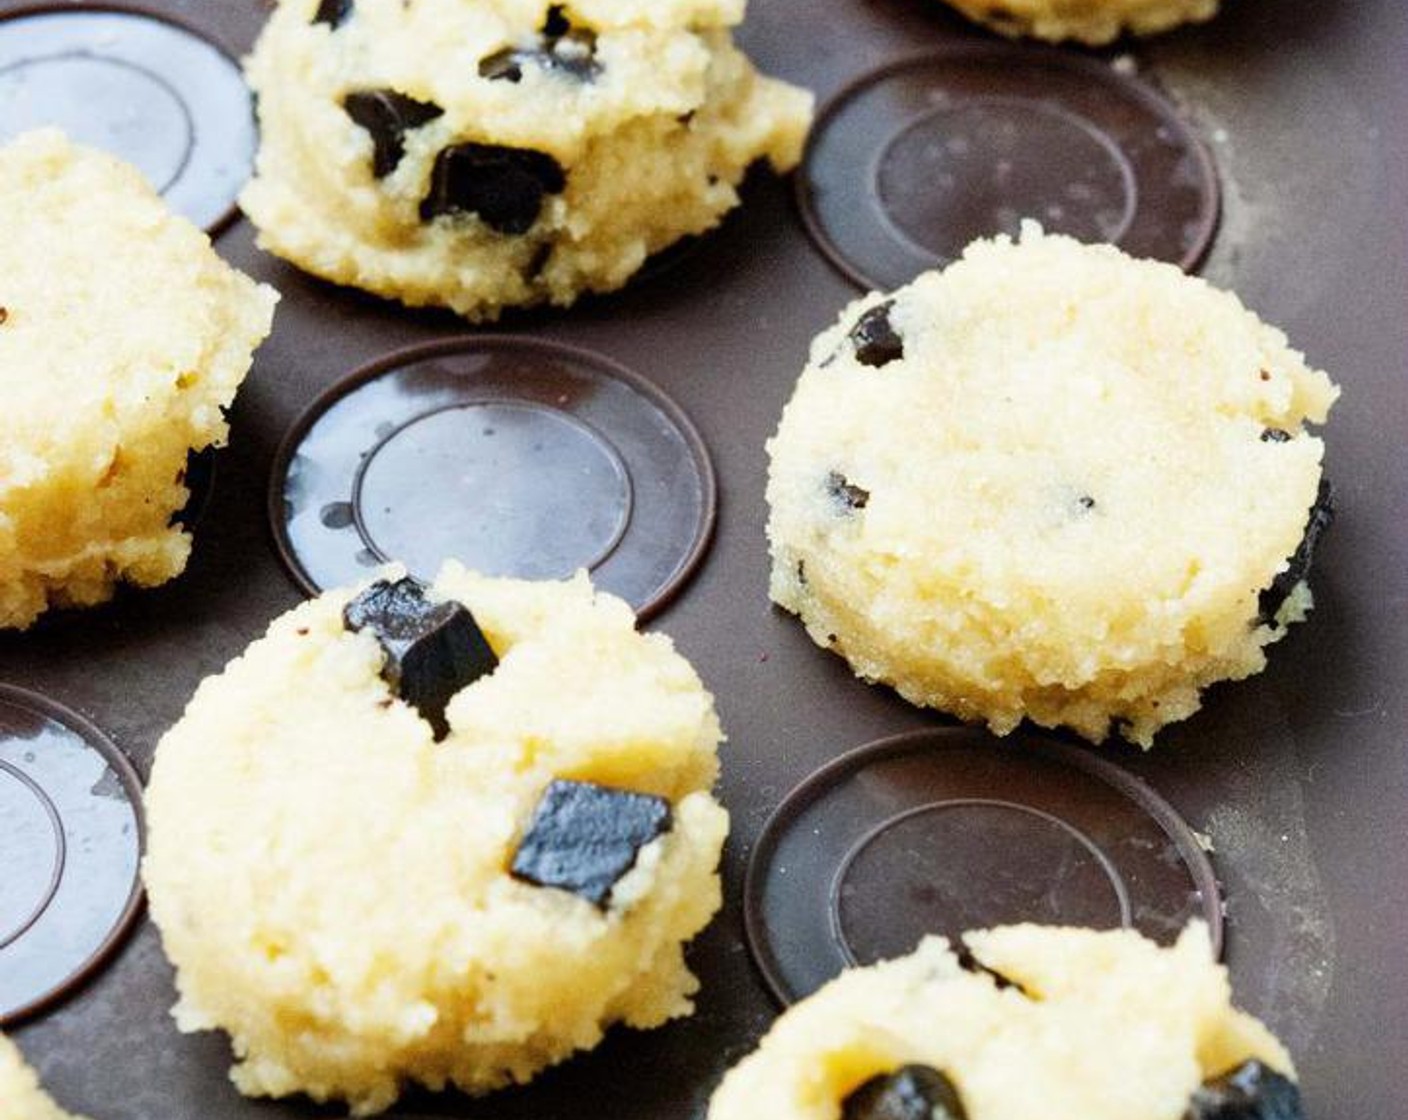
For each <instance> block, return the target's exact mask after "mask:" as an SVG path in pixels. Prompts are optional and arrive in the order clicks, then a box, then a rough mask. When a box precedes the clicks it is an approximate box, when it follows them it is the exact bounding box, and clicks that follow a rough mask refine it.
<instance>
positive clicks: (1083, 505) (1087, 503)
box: [1076, 494, 1095, 513]
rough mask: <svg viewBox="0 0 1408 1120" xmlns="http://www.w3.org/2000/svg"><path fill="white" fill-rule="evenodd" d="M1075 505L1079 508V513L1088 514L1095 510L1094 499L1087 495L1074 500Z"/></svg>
mask: <svg viewBox="0 0 1408 1120" xmlns="http://www.w3.org/2000/svg"><path fill="white" fill-rule="evenodd" d="M1076 505H1077V506H1079V507H1080V509H1081V512H1083V513H1089V512H1090V511H1091V510H1093V509H1094V508H1095V499H1094V498H1092V497H1091V496H1090V495H1089V494H1082V495H1081V496H1080V497H1079V498H1077V499H1076Z"/></svg>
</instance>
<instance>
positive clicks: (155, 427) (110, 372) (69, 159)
mask: <svg viewBox="0 0 1408 1120" xmlns="http://www.w3.org/2000/svg"><path fill="white" fill-rule="evenodd" d="M277 298H278V297H277V296H276V294H275V293H274V291H273V290H272V289H271V288H268V287H264V286H261V285H256V284H254V283H253V282H252V281H251V280H249V279H248V278H247V277H245V276H243V275H242V274H240V273H239V272H236V271H235V270H234V269H232V268H230V267H229V266H228V265H226V264H225V263H224V262H223V261H222V260H220V258H219V257H217V256H216V255H215V253H214V251H213V250H212V249H211V247H210V240H209V239H208V238H207V237H206V236H205V234H203V233H201V231H200V230H198V229H196V228H195V227H194V226H192V225H191V224H190V223H189V222H187V221H185V220H183V219H181V218H178V217H175V216H173V215H172V214H170V213H169V212H168V211H167V209H166V207H165V205H164V204H163V203H162V201H161V200H160V199H159V198H158V197H157V195H156V194H155V193H154V192H153V190H152V188H151V187H150V186H148V185H147V183H146V181H145V180H144V179H143V178H142V177H141V175H140V174H139V173H138V172H137V171H136V170H135V169H133V168H131V167H129V166H127V165H126V164H123V163H120V162H118V161H117V160H115V159H113V158H111V157H109V156H107V155H103V154H101V153H99V152H96V151H92V150H89V149H86V148H81V147H77V146H75V145H72V144H70V143H69V142H68V141H67V140H66V139H65V138H64V137H63V136H62V135H61V134H60V133H58V132H53V131H42V132H33V133H29V134H27V135H24V136H21V137H20V138H19V139H17V140H15V141H13V142H12V143H10V144H8V145H7V146H5V147H4V148H0V308H2V309H3V314H0V627H25V626H28V625H29V624H30V623H32V622H33V621H34V620H35V618H36V617H38V615H39V614H40V613H41V612H43V611H44V610H46V609H47V608H49V607H51V606H87V605H90V604H93V603H100V602H102V601H104V600H106V599H108V598H109V597H110V596H111V595H112V592H113V587H114V585H115V584H116V583H117V582H118V581H127V582H130V583H133V584H136V585H138V586H141V587H151V586H154V585H156V584H159V583H163V582H165V581H166V580H169V579H171V578H173V577H174V576H176V575H178V574H180V572H181V571H182V569H183V568H184V567H185V565H186V557H187V555H188V554H189V552H190V549H191V536H190V534H189V533H187V532H185V531H184V530H182V529H180V528H179V527H173V526H171V525H170V520H171V515H172V514H173V513H175V512H176V511H178V510H179V509H181V507H182V506H183V505H185V503H186V499H187V497H188V491H187V489H186V486H185V470H186V455H187V452H188V451H190V450H192V449H196V450H199V449H201V448H205V447H209V446H212V445H220V444H223V443H224V442H225V437H226V434H227V432H228V426H227V425H226V423H225V418H224V416H223V415H222V413H221V409H222V408H225V407H228V406H229V404H230V403H231V401H232V400H233V399H234V396H235V390H236V389H237V388H238V387H239V384H240V382H241V381H242V380H243V379H244V376H245V374H246V373H247V372H248V370H249V366H250V360H251V355H252V354H253V352H254V349H255V347H257V346H258V345H259V343H260V342H261V341H262V340H263V338H264V337H265V336H266V335H267V334H268V333H269V326H270V322H271V319H272V317H273V311H274V303H275V301H276V299H277Z"/></svg>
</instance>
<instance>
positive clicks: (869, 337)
mask: <svg viewBox="0 0 1408 1120" xmlns="http://www.w3.org/2000/svg"><path fill="white" fill-rule="evenodd" d="M894 306H895V301H894V300H892V299H887V300H886V301H885V302H884V303H881V304H878V305H876V306H875V307H872V308H871V309H870V310H869V311H867V312H866V313H865V314H864V315H862V316H861V317H860V318H859V319H857V320H856V325H855V326H854V327H852V328H851V334H850V339H851V345H852V346H854V347H855V352H856V361H858V362H859V363H860V364H861V365H863V366H873V367H875V368H876V369H879V368H880V367H881V366H887V365H889V364H890V363H891V362H894V361H898V360H899V359H900V358H903V357H904V339H902V338H901V337H900V336H899V335H898V334H897V333H896V332H895V328H894V326H893V325H892V324H891V323H890V310H891V309H892V308H893V307H894Z"/></svg>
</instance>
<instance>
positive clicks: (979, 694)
mask: <svg viewBox="0 0 1408 1120" xmlns="http://www.w3.org/2000/svg"><path fill="white" fill-rule="evenodd" d="M893 300H894V303H893V307H892V308H891V310H890V312H889V319H890V323H891V325H892V327H893V329H894V330H895V331H897V332H898V334H899V335H900V336H902V338H903V351H904V352H903V357H901V358H899V359H897V360H894V361H891V362H889V363H888V364H885V365H882V366H879V367H876V366H873V365H865V364H862V363H861V362H860V361H859V360H858V359H857V353H856V348H855V344H854V342H853V341H852V339H851V338H850V337H849V334H850V332H851V331H852V328H853V327H854V326H855V325H856V324H857V321H858V320H859V319H860V318H861V316H862V315H863V314H865V313H866V312H868V311H870V309H872V308H875V307H878V306H879V305H880V304H881V303H882V302H883V297H881V296H880V295H878V294H872V295H869V296H867V297H864V298H863V299H861V300H860V301H858V302H857V303H855V304H853V305H852V306H851V307H850V308H848V309H847V310H846V311H845V312H844V313H843V314H842V316H841V320H840V322H839V323H838V324H837V325H835V326H834V327H832V328H830V329H829V330H827V331H825V332H823V333H822V334H821V335H820V336H819V337H818V338H817V339H816V340H815V342H814V343H813V346H812V351H811V360H810V363H809V364H808V366H807V368H806V370H805V371H804V372H803V374H802V376H801V379H800V381H799V382H798V385H797V389H796V392H795V394H794V396H793V398H792V400H791V402H790V403H789V404H788V405H787V408H786V411H785V412H784V414H783V417H782V422H781V426H780V428H779V430H778V433H777V435H776V437H775V438H774V439H773V440H772V441H771V442H770V444H769V451H770V454H771V457H772V462H771V470H770V476H769V481H768V501H769V504H770V506H771V516H770V521H769V525H768V534H769V537H770V540H771V547H772V558H773V569H772V597H773V599H774V600H775V601H776V602H777V603H779V604H780V605H782V606H783V607H785V608H786V609H788V610H790V611H792V612H794V613H796V614H798V615H800V616H801V618H802V620H803V621H804V622H805V623H806V626H807V630H808V632H809V633H810V634H811V636H812V638H813V639H814V640H815V641H816V642H817V643H818V644H819V645H822V646H827V647H830V648H832V649H833V650H835V651H836V652H837V653H840V654H841V655H842V656H844V657H845V658H847V660H848V661H849V662H850V664H851V666H852V667H853V668H854V669H855V671H856V673H857V674H858V675H859V676H861V677H862V678H864V679H866V680H870V681H882V682H885V683H888V684H891V685H893V686H894V687H895V688H896V689H897V690H898V691H899V692H900V693H901V694H902V695H903V696H905V697H906V698H907V699H909V700H910V701H912V702H914V703H916V704H922V705H927V706H931V707H935V708H940V709H942V710H944V711H948V712H951V713H953V714H955V715H957V716H959V717H960V718H963V719H965V720H970V721H978V720H982V721H986V722H987V723H988V725H989V726H990V727H991V728H992V729H993V730H994V731H995V732H997V733H998V734H1006V733H1007V732H1009V731H1011V730H1012V729H1013V728H1014V727H1015V726H1016V725H1017V724H1018V723H1019V722H1020V721H1021V719H1022V718H1023V717H1024V716H1026V717H1029V718H1030V719H1031V720H1033V721H1034V722H1036V723H1039V724H1043V725H1045V726H1057V725H1065V726H1068V727H1071V728H1073V729H1075V730H1076V731H1078V732H1079V733H1080V734H1081V735H1083V736H1085V737H1087V738H1089V739H1091V740H1095V741H1099V740H1101V739H1103V738H1104V737H1105V736H1106V735H1107V734H1108V733H1109V732H1110V730H1111V729H1112V724H1113V725H1114V729H1115V730H1118V731H1120V732H1121V733H1122V734H1123V735H1124V736H1125V737H1126V738H1127V739H1129V740H1130V741H1131V742H1135V743H1140V744H1143V745H1145V746H1147V745H1149V744H1150V743H1151V742H1152V739H1153V735H1154V733H1155V732H1156V731H1157V730H1158V729H1159V728H1160V727H1162V726H1163V725H1165V724H1167V723H1170V722H1172V721H1174V720H1180V719H1184V718H1186V717H1188V716H1189V715H1191V714H1192V713H1193V712H1194V711H1196V710H1197V708H1198V707H1199V704H1200V692H1201V690H1202V689H1203V688H1204V687H1205V686H1207V685H1209V684H1211V683H1213V682H1215V681H1220V680H1225V679H1239V678H1242V677H1246V676H1250V675H1251V674H1253V673H1256V672H1259V671H1260V670H1261V669H1262V668H1263V667H1264V666H1265V663H1266V657H1265V653H1264V647H1265V646H1266V645H1267V644H1269V643H1271V642H1273V641H1276V640H1278V639H1279V638H1281V637H1282V636H1283V635H1284V634H1285V632H1286V625H1287V624H1288V623H1290V622H1292V621H1298V620H1300V619H1301V618H1303V617H1304V615H1305V612H1306V611H1307V610H1308V609H1309V607H1310V605H1311V596H1310V592H1309V589H1308V588H1307V587H1306V586H1305V584H1304V582H1303V581H1302V582H1301V583H1299V584H1298V585H1297V586H1296V588H1295V590H1294V592H1293V593H1292V594H1291V595H1290V597H1289V598H1288V599H1287V600H1286V602H1285V604H1284V605H1283V606H1282V607H1281V609H1280V611H1279V613H1278V616H1277V618H1276V619H1274V620H1272V621H1273V623H1274V624H1266V623H1262V622H1260V621H1259V619H1258V611H1259V607H1258V592H1259V590H1260V589H1262V588H1265V587H1267V586H1268V585H1270V584H1271V582H1272V579H1273V577H1274V576H1275V575H1276V573H1277V572H1279V571H1282V570H1284V569H1286V568H1287V567H1288V560H1289V558H1290V557H1291V556H1292V555H1293V554H1294V553H1295V551H1296V548H1297V546H1298V544H1299V543H1300V540H1301V537H1302V535H1303V533H1304V531H1305V529H1306V526H1307V521H1308V518H1309V512H1310V510H1311V507H1312V505H1313V503H1314V502H1315V499H1316V495H1317V488H1318V485H1319V482H1320V474H1321V456H1322V453H1323V451H1324V447H1323V445H1322V443H1321V441H1320V439H1319V438H1317V437H1316V436H1314V435H1312V434H1310V432H1309V431H1308V430H1307V429H1306V428H1305V427H1304V425H1305V424H1306V423H1307V422H1315V423H1320V422H1323V421H1324V419H1325V417H1326V413H1327V412H1328V410H1329V408H1330V406H1331V404H1332V402H1333V401H1334V399H1335V397H1336V396H1337V395H1338V390H1337V389H1336V388H1335V387H1334V386H1333V385H1332V384H1331V383H1330V381H1329V379H1328V378H1327V377H1326V376H1325V375H1324V374H1323V373H1321V372H1318V371H1315V370H1312V369H1310V368H1308V367H1307V366H1306V364H1305V360H1304V357H1303V356H1302V355H1301V354H1299V353H1297V352H1296V351H1295V350H1293V349H1291V348H1290V346H1289V345H1288V344H1287V341H1286V338H1285V336H1284V335H1283V334H1282V333H1281V332H1280V331H1278V330H1276V329H1275V328H1273V327H1269V326H1266V325H1265V324H1263V323H1261V322H1260V321H1259V320H1258V319H1257V318H1256V317H1255V316H1254V315H1253V314H1252V313H1251V312H1249V311H1247V310H1246V309H1245V308H1244V307H1243V306H1242V304H1241V303H1240V302H1239V301H1238V300H1237V299H1236V297H1235V296H1233V295H1231V294H1229V293H1225V292H1220V291H1217V290H1215V289H1213V288H1212V287H1210V286H1209V285H1207V284H1206V283H1204V282H1203V281H1202V280H1200V279H1196V278H1192V277H1188V276H1185V275H1184V274H1183V273H1181V272H1180V271H1179V270H1178V269H1176V268H1174V267H1172V266H1171V265H1165V264H1159V263H1155V262H1151V261H1136V260H1132V259H1130V258H1129V257H1126V256H1124V255H1123V254H1121V253H1120V252H1119V251H1118V250H1116V249H1115V248H1113V247H1110V246H1085V245H1081V244H1079V243H1078V242H1076V241H1074V240H1071V239H1069V238H1066V237H1056V236H1045V235H1043V234H1042V233H1041V231H1040V230H1039V229H1038V228H1036V227H1035V226H1032V225H1028V226H1027V227H1026V228H1025V230H1024V233H1023V236H1022V238H1021V240H1020V242H1014V241H1012V240H1011V239H1008V238H1006V237H998V238H995V239H993V240H990V241H980V242H976V243H974V244H973V245H972V246H970V247H969V248H968V250H967V252H966V253H965V254H964V256H963V258H962V260H960V261H958V262H956V263H954V264H953V265H951V266H950V267H949V268H947V269H946V270H944V271H942V272H931V273H928V274H925V275H924V276H921V277H920V278H919V279H918V280H916V281H915V282H914V283H913V284H911V285H910V286H909V287H907V288H903V289H901V290H900V291H899V292H897V293H896V294H895V295H894V297H893ZM1268 429H1279V430H1280V431H1281V432H1282V433H1284V434H1285V435H1287V436H1288V437H1289V438H1285V439H1283V440H1280V441H1278V440H1272V439H1267V438H1263V437H1264V435H1265V434H1266V433H1267V430H1268ZM848 488H849V489H848Z"/></svg>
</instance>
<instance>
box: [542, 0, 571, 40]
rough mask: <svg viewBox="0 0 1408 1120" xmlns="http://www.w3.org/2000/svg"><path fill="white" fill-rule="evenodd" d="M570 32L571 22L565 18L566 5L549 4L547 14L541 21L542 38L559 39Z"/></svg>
mask: <svg viewBox="0 0 1408 1120" xmlns="http://www.w3.org/2000/svg"><path fill="white" fill-rule="evenodd" d="M571 30H572V21H571V20H570V19H568V18H567V5H566V4H549V5H548V14H547V16H546V18H544V20H543V37H544V38H547V39H560V38H562V36H564V35H566V34H567V33H568V32H569V31H571Z"/></svg>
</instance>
